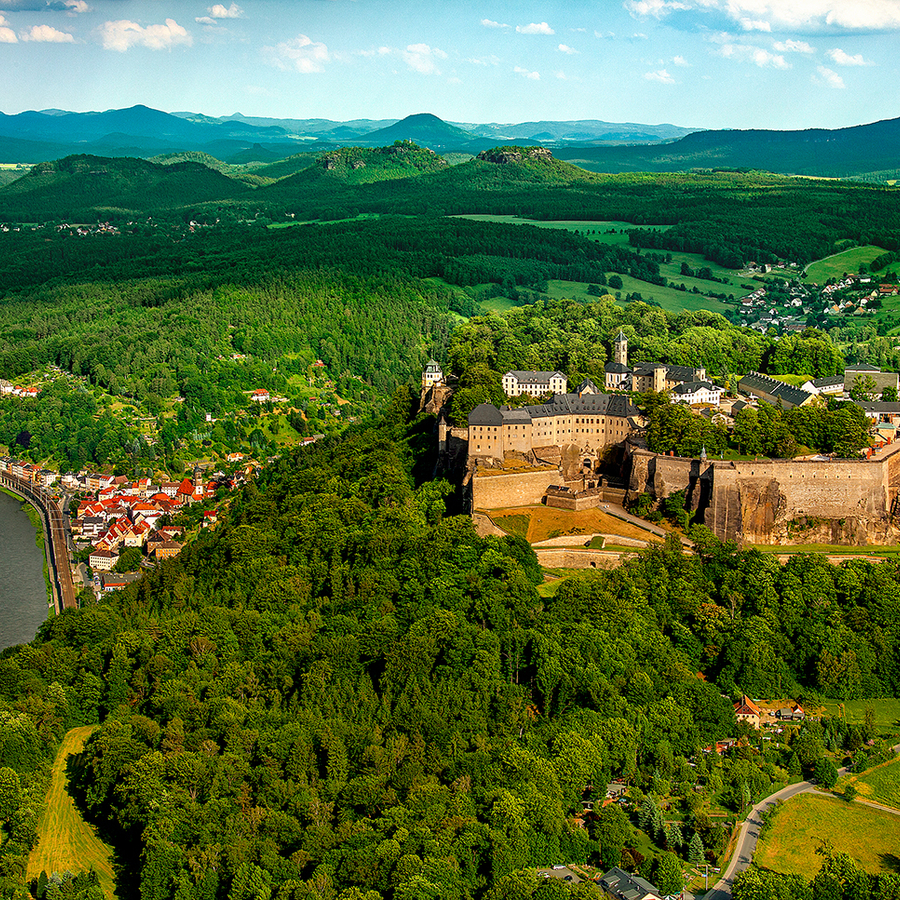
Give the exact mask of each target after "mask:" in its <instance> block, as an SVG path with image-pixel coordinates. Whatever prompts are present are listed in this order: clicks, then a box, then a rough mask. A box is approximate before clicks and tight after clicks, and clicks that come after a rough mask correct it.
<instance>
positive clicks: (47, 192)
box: [0, 155, 249, 222]
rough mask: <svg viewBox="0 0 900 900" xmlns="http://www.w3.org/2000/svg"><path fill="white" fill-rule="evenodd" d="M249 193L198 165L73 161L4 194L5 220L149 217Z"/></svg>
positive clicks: (0, 199)
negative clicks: (113, 215) (153, 214)
mask: <svg viewBox="0 0 900 900" xmlns="http://www.w3.org/2000/svg"><path fill="white" fill-rule="evenodd" d="M247 190H249V188H247V187H246V186H244V185H242V184H239V183H238V182H236V181H234V180H233V179H231V178H228V177H227V176H225V175H223V174H221V173H220V172H217V171H215V170H213V169H210V168H208V167H207V166H205V165H201V164H200V163H197V162H189V161H184V162H177V163H173V164H172V165H158V164H156V163H151V162H146V161H145V160H139V159H131V158H121V159H108V158H103V157H96V156H83V155H80V156H67V157H65V158H64V159H61V160H57V161H55V162H47V163H41V164H39V165H36V166H34V167H33V168H32V169H31V170H30V171H29V173H28V174H27V175H24V176H23V177H22V178H20V179H18V180H17V181H14V182H13V183H12V184H9V185H7V186H6V187H4V188H2V189H0V220H3V219H5V220H10V219H12V220H18V221H26V222H27V221H46V220H59V219H68V220H70V221H71V220H74V221H91V220H95V219H97V218H105V217H107V216H109V215H110V214H111V213H112V214H115V215H118V216H120V217H121V216H123V215H127V216H135V217H146V216H147V215H149V214H152V213H154V212H156V211H169V210H173V209H183V208H184V207H186V206H190V205H192V204H196V203H204V202H207V201H210V200H217V201H218V200H224V199H229V198H234V197H239V196H240V195H241V194H243V193H245V192H246V191H247Z"/></svg>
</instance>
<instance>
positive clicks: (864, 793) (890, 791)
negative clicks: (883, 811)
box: [835, 757, 900, 809]
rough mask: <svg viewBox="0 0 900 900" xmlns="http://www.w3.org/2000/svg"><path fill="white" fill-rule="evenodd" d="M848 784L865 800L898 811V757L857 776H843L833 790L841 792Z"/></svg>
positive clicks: (899, 764)
mask: <svg viewBox="0 0 900 900" xmlns="http://www.w3.org/2000/svg"><path fill="white" fill-rule="evenodd" d="M849 784H852V785H853V787H855V788H856V790H857V793H858V794H859V796H860V797H864V798H865V799H866V800H874V801H875V802H876V803H883V804H884V805H885V806H892V807H894V809H900V757H895V758H894V759H892V760H891V761H890V762H886V763H882V764H881V765H880V766H875V768H874V769H868V770H867V771H865V772H860V773H859V774H858V775H847V776H845V777H844V778H842V779H841V780H840V781H839V782H838V785H837V787H836V788H835V790H836V791H841V790H843V789H844V788H845V787H847V785H849Z"/></svg>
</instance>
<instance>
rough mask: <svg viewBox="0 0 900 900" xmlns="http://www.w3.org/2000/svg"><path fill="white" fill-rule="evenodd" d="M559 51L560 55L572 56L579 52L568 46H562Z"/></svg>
mask: <svg viewBox="0 0 900 900" xmlns="http://www.w3.org/2000/svg"><path fill="white" fill-rule="evenodd" d="M559 51H560V53H568V54H569V55H570V56H571V55H572V54H574V53H577V52H578V51H577V50H576V49H575V48H574V47H570V46H569V45H568V44H560V45H559Z"/></svg>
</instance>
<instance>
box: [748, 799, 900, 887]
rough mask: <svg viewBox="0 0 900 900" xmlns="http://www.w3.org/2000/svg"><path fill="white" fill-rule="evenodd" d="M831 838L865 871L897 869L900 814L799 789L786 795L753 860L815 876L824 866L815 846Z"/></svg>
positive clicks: (838, 849)
mask: <svg viewBox="0 0 900 900" xmlns="http://www.w3.org/2000/svg"><path fill="white" fill-rule="evenodd" d="M825 841H827V842H828V843H829V844H830V845H831V846H832V847H833V848H834V849H835V850H836V851H837V852H839V853H847V854H849V855H850V856H852V857H853V858H854V859H855V860H856V861H857V863H859V865H860V866H861V867H862V868H863V869H865V870H866V871H867V872H871V873H880V872H895V871H897V866H898V864H900V857H898V856H897V853H898V851H900V816H895V815H892V814H891V813H886V812H881V811H880V810H877V809H872V807H869V806H865V805H863V804H861V803H847V802H846V801H844V800H839V799H834V798H829V797H823V796H817V795H816V794H799V795H798V796H796V797H792V798H791V799H790V800H788V801H786V802H785V804H784V805H783V806H782V807H781V809H780V810H779V811H778V813H777V814H776V817H775V822H774V824H773V825H772V828H771V830H770V831H769V832H768V833H767V834H766V835H765V836H764V837H763V838H762V839H761V840H760V842H759V846H758V848H757V850H756V854H755V855H754V862H755V863H756V864H757V865H758V866H761V867H762V868H766V869H772V870H774V871H776V872H784V873H786V874H790V873H796V874H798V875H803V876H804V877H806V878H812V877H813V876H814V875H815V874H816V873H817V872H818V871H819V869H820V868H821V866H822V857H821V856H819V855H818V854H817V853H816V849H817V848H818V847H820V846H821V845H822V843H823V842H825Z"/></svg>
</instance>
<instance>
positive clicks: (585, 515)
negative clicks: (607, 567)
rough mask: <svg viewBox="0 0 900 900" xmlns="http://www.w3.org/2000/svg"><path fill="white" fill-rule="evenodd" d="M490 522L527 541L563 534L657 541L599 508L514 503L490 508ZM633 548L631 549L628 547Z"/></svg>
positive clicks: (652, 535) (641, 530)
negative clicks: (606, 535)
mask: <svg viewBox="0 0 900 900" xmlns="http://www.w3.org/2000/svg"><path fill="white" fill-rule="evenodd" d="M491 518H492V519H493V520H494V522H495V523H496V524H497V525H499V526H500V528H503V529H504V530H506V531H509V532H510V533H511V534H517V535H519V536H520V537H524V538H525V539H526V540H528V541H530V542H532V543H533V542H535V541H546V540H549V539H550V538H554V537H559V536H561V535H565V534H583V535H589V534H597V533H602V534H611V535H618V536H620V537H624V538H631V539H632V540H638V541H647V540H650V541H660V538H658V537H657V536H656V535H654V534H652V533H651V532H649V531H644V530H643V529H642V528H638V527H637V526H636V525H632V524H631V523H630V522H623V521H622V520H621V519H617V518H616V517H615V516H611V515H609V513H605V512H603V510H600V509H585V510H582V511H581V512H574V511H572V510H568V509H553V508H551V507H548V506H517V507H510V508H508V509H495V510H491ZM629 549H635V548H629Z"/></svg>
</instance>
